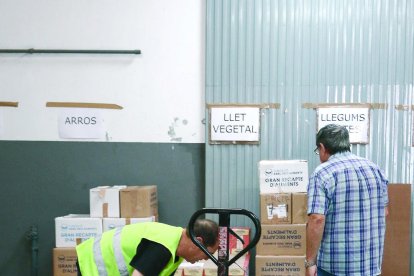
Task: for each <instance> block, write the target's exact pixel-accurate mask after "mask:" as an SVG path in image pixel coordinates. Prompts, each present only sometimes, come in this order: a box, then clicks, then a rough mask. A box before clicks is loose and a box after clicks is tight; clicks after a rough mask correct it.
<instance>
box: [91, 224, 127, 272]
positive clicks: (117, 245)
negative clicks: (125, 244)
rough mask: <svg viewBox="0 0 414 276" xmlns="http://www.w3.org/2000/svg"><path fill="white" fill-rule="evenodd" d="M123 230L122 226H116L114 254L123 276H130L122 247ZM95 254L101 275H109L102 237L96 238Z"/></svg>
mask: <svg viewBox="0 0 414 276" xmlns="http://www.w3.org/2000/svg"><path fill="white" fill-rule="evenodd" d="M121 231H122V228H116V229H115V234H114V236H113V240H112V242H113V244H112V245H113V248H114V255H115V260H116V264H117V265H118V271H119V274H120V275H121V276H128V275H129V272H128V268H127V266H126V264H125V260H124V256H123V255H122V247H121ZM93 255H94V258H95V264H96V266H97V267H98V272H99V275H100V276H101V275H102V276H107V275H108V273H107V272H106V269H105V261H104V258H103V255H102V251H101V237H99V238H96V239H95V242H94V244H93Z"/></svg>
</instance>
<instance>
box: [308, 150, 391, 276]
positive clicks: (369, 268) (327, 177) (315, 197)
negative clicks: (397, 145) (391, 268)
mask: <svg viewBox="0 0 414 276" xmlns="http://www.w3.org/2000/svg"><path fill="white" fill-rule="evenodd" d="M387 185H388V180H387V179H386V177H385V176H384V174H383V172H382V171H381V170H380V168H379V167H378V166H377V165H376V164H374V163H373V162H371V161H369V160H367V159H365V158H361V157H358V156H356V155H354V154H352V153H350V152H344V153H337V154H334V155H332V156H331V157H330V158H329V160H328V161H326V162H324V163H322V164H320V165H319V166H318V167H317V168H316V169H315V171H314V172H313V174H312V175H311V176H310V179H309V186H308V214H312V213H316V214H323V215H325V230H324V233H323V237H322V242H321V246H320V248H319V253H318V261H317V265H318V266H319V267H320V268H322V269H324V270H326V271H328V272H330V273H332V274H334V275H346V276H357V275H360V276H369V275H379V274H380V273H381V263H382V255H383V245H384V235H385V211H384V210H385V207H386V205H387V204H388V193H387Z"/></svg>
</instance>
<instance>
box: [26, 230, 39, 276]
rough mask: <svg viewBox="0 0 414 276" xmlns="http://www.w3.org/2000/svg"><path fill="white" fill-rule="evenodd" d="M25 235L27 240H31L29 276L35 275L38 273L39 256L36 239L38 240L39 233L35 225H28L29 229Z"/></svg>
mask: <svg viewBox="0 0 414 276" xmlns="http://www.w3.org/2000/svg"><path fill="white" fill-rule="evenodd" d="M26 237H27V239H28V240H30V241H31V253H32V261H31V266H30V275H31V276H37V275H38V269H39V265H38V257H39V246H38V243H37V242H38V240H39V233H38V231H37V226H36V225H32V226H31V227H30V230H29V231H27V233H26Z"/></svg>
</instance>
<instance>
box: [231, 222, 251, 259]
mask: <svg viewBox="0 0 414 276" xmlns="http://www.w3.org/2000/svg"><path fill="white" fill-rule="evenodd" d="M231 230H233V231H234V233H236V234H237V235H238V236H239V237H240V238H241V239H242V240H243V242H242V241H241V240H239V239H238V238H236V237H235V236H233V235H232V234H230V235H229V253H230V255H236V254H237V253H239V252H240V251H241V250H243V249H244V248H245V247H246V246H247V245H249V243H250V228H249V227H231Z"/></svg>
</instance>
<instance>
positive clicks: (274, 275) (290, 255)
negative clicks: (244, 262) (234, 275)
mask: <svg viewBox="0 0 414 276" xmlns="http://www.w3.org/2000/svg"><path fill="white" fill-rule="evenodd" d="M258 167H259V168H258V169H259V183H260V221H261V227H262V234H261V238H260V240H259V243H258V244H257V247H256V276H302V275H305V255H306V220H307V212H306V210H307V196H306V191H307V184H308V164H307V161H304V160H263V161H260V162H259V165H258Z"/></svg>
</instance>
